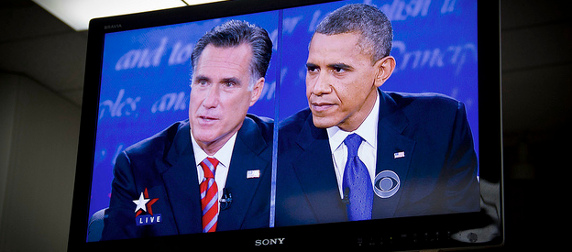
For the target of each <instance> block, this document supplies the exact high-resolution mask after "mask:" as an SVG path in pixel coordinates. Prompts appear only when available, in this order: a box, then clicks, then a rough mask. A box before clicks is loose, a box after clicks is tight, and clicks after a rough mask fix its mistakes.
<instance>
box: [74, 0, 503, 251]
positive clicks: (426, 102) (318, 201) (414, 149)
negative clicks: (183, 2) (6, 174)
mask: <svg viewBox="0 0 572 252" xmlns="http://www.w3.org/2000/svg"><path fill="white" fill-rule="evenodd" d="M356 4H357V5H356ZM380 13H383V14H381V15H380ZM499 16H500V13H499V3H498V2H495V1H477V0H441V1H431V0H421V1H414V0H411V1H410V0H365V1H297V0H296V1H293V0H289V1H226V2H219V3H212V4H205V5H199V6H190V7H183V8H175V9H168V10H161V11H154V12H148V13H140V14H132V15H125V16H117V17H106V18H99V19H94V20H92V21H91V23H90V26H89V37H88V49H87V60H86V72H85V85H84V96H83V108H82V121H81V132H80V141H79V150H78V159H77V172H76V180H75V188H74V198H73V209H72V216H71V229H70V236H69V246H68V248H69V250H70V251H86V250H93V251H102V250H104V249H109V248H110V249H114V250H118V249H125V250H128V249H129V250H133V249H137V250H139V249H144V250H146V251H153V250H155V249H157V250H161V251H163V250H165V251H169V250H190V249H192V248H193V247H204V248H209V247H212V248H214V249H217V250H218V249H222V248H224V249H241V248H246V249H249V248H269V249H278V248H292V249H296V248H334V249H337V248H359V247H374V248H380V249H383V250H421V249H439V248H474V247H490V246H500V245H502V244H503V243H504V230H505V228H504V210H503V169H502V137H501V134H502V125H501V99H500V97H501V95H500V92H501V91H500V90H501V83H500V49H499V48H500V38H499V32H500V30H499ZM363 27H365V28H363ZM368 27H369V28H368ZM371 27H374V28H371ZM370 28H371V29H370ZM360 29H361V30H360ZM364 29H367V30H364ZM237 34H239V35H237ZM245 34H246V35H245ZM237 36H238V39H237V38H236V37H237ZM231 40H234V42H229V41H231ZM233 43H234V44H233ZM379 48H381V49H379ZM364 111H365V114H364V113H363V112H364ZM354 133H355V134H354ZM348 135H349V136H348ZM355 135H357V136H359V137H357V139H358V140H357V143H358V144H357V145H355V144H353V142H352V141H353V140H352V141H350V140H344V139H345V137H346V136H348V137H347V139H350V138H352V139H356V137H350V136H355ZM352 146H354V147H352ZM205 157H209V159H206V158H205ZM212 158H216V159H212ZM203 159H204V160H205V161H202V160H203ZM207 160H208V162H207ZM207 163H208V164H210V165H207ZM217 163H218V164H217ZM203 166H204V167H206V168H203ZM209 168H210V171H207V169H209ZM210 174H212V176H211V175H210ZM213 185H214V186H213ZM209 202H210V203H209ZM213 231H214V232H213Z"/></svg>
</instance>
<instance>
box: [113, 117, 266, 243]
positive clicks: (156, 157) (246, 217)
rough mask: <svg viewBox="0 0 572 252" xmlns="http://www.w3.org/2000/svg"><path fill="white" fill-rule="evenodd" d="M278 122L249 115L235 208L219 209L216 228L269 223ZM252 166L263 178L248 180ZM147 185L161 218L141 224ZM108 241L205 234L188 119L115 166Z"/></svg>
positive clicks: (238, 150) (239, 148)
mask: <svg viewBox="0 0 572 252" xmlns="http://www.w3.org/2000/svg"><path fill="white" fill-rule="evenodd" d="M273 127H274V123H273V122H272V120H270V119H261V118H258V117H256V116H253V115H248V116H247V117H246V118H245V120H244V124H243V125H242V127H241V128H240V130H239V131H238V134H237V138H236V143H235V146H234V150H233V153H232V158H231V160H232V161H231V164H230V167H229V172H228V177H227V180H226V187H225V188H226V189H228V191H229V192H230V193H231V194H232V204H231V205H230V208H228V209H226V210H223V211H221V212H220V215H219V219H218V226H217V231H224V230H238V229H249V228H262V227H268V225H269V224H268V222H269V199H270V176H271V163H272V158H271V155H272V133H273ZM248 170H259V171H260V177H259V178H249V179H247V177H246V174H247V171H248ZM146 188H147V190H148V195H149V199H155V198H156V199H158V200H157V201H156V202H155V203H153V204H152V205H151V210H152V212H153V214H154V215H155V216H156V215H158V214H160V215H161V222H160V223H156V224H153V225H142V226H137V225H136V222H135V208H136V205H135V204H134V203H133V200H137V199H139V197H140V194H141V193H142V192H144V191H145V189H146ZM107 213H108V214H109V216H108V217H107V218H106V220H105V227H104V230H103V234H102V239H103V240H109V239H124V238H133V237H148V236H163V235H176V234H189V233H200V232H202V231H201V230H202V224H201V216H202V214H201V202H200V192H199V183H198V177H197V172H196V164H195V158H194V154H193V148H192V144H191V139H190V126H189V122H188V120H186V121H182V122H177V123H175V124H173V125H171V126H170V127H168V128H167V129H165V130H164V131H162V132H160V133H158V134H157V135H155V136H153V137H151V138H148V139H146V140H143V141H141V142H139V143H137V144H135V145H133V146H131V147H129V148H127V149H126V150H125V151H123V152H122V153H121V154H120V155H119V156H118V157H117V161H116V164H115V169H114V179H113V182H112V193H111V200H110V204H109V209H108V211H107Z"/></svg>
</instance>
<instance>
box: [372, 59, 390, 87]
mask: <svg viewBox="0 0 572 252" xmlns="http://www.w3.org/2000/svg"><path fill="white" fill-rule="evenodd" d="M374 67H375V68H376V69H377V74H376V76H375V86H376V87H381V85H383V83H385V81H387V79H389V77H390V76H391V74H392V73H393V70H395V58H393V57H392V56H387V57H385V58H382V59H380V60H378V61H377V62H375V64H374Z"/></svg>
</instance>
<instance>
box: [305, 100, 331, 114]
mask: <svg viewBox="0 0 572 252" xmlns="http://www.w3.org/2000/svg"><path fill="white" fill-rule="evenodd" d="M310 105H311V109H312V111H314V112H323V111H326V110H328V109H330V108H332V107H334V106H335V104H333V103H327V102H312V103H311V104H310Z"/></svg>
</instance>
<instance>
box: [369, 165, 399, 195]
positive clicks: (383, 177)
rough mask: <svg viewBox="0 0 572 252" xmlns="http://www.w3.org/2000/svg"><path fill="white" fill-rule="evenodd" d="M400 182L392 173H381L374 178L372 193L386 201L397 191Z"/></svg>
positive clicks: (387, 171) (395, 174)
mask: <svg viewBox="0 0 572 252" xmlns="http://www.w3.org/2000/svg"><path fill="white" fill-rule="evenodd" d="M400 185H401V180H400V179H399V176H398V175H397V173H395V172H394V171H390V170H385V171H381V172H380V173H378V174H377V175H376V176H375V183H374V187H373V191H374V192H375V194H376V195H377V196H379V197H380V198H382V199H387V198H389V197H391V196H393V195H395V193H397V191H398V190H399V186H400Z"/></svg>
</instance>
